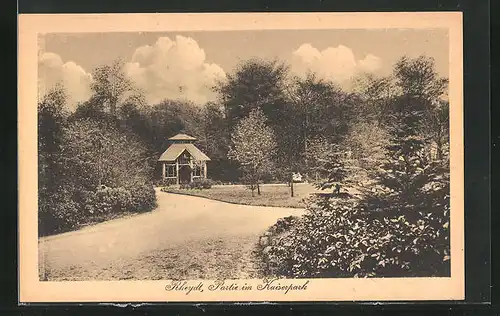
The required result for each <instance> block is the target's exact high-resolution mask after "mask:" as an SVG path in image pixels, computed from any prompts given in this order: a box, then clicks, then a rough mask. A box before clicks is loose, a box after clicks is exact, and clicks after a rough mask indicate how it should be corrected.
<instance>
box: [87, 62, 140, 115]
mask: <svg viewBox="0 0 500 316" xmlns="http://www.w3.org/2000/svg"><path fill="white" fill-rule="evenodd" d="M92 79H93V80H92V84H91V86H90V88H91V90H92V92H93V95H92V96H91V98H90V100H89V101H88V102H90V103H95V104H98V105H99V106H100V107H102V108H103V109H106V110H108V111H109V113H110V114H111V115H116V112H117V107H118V106H120V105H121V104H124V103H136V104H137V103H139V104H143V103H144V102H145V101H144V97H143V95H142V93H141V92H140V91H139V90H138V89H137V88H136V87H135V86H134V84H133V83H132V81H131V80H130V79H129V78H128V77H127V76H126V74H125V72H124V62H123V60H120V59H118V60H116V61H114V62H113V63H111V64H110V65H102V66H99V67H97V68H95V69H94V70H93V72H92Z"/></svg>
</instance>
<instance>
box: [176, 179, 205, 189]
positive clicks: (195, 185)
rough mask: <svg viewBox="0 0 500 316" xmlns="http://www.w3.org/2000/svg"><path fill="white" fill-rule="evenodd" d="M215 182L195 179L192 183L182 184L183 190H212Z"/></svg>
mask: <svg viewBox="0 0 500 316" xmlns="http://www.w3.org/2000/svg"><path fill="white" fill-rule="evenodd" d="M212 184H213V181H212V180H210V179H194V180H193V181H191V182H190V183H187V184H181V185H180V188H181V189H197V190H202V189H210V188H211V187H212Z"/></svg>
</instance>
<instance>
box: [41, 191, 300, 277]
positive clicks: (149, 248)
mask: <svg viewBox="0 0 500 316" xmlns="http://www.w3.org/2000/svg"><path fill="white" fill-rule="evenodd" d="M157 198H158V208H157V209H155V210H154V211H152V212H149V213H144V214H140V215H135V216H131V217H128V218H121V219H116V220H111V221H108V222H105V223H101V224H97V225H94V226H91V227H86V228H83V229H81V230H78V231H74V232H69V233H64V234H60V235H56V236H50V237H45V238H40V240H39V263H40V278H41V279H42V280H120V279H143V280H144V279H153V280H154V279H196V278H205V279H214V278H220V277H222V278H248V277H257V276H258V269H257V265H256V262H254V261H253V259H252V258H253V256H252V251H253V249H254V247H255V244H256V243H257V241H258V236H259V235H260V234H262V233H263V232H264V231H265V230H266V229H267V228H268V227H269V226H270V225H272V224H274V223H275V222H276V220H277V219H278V218H281V217H285V216H289V215H301V214H302V213H303V210H300V209H290V208H276V207H261V206H246V205H234V204H229V203H224V202H218V201H213V200H208V199H205V198H199V197H193V196H186V195H177V194H169V193H164V192H160V191H157Z"/></svg>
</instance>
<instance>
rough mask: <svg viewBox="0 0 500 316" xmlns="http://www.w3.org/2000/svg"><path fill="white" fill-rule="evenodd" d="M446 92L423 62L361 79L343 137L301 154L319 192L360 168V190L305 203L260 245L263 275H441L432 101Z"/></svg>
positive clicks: (441, 143) (441, 130) (440, 186)
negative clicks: (297, 216) (300, 212)
mask: <svg viewBox="0 0 500 316" xmlns="http://www.w3.org/2000/svg"><path fill="white" fill-rule="evenodd" d="M446 86H447V80H445V79H443V78H440V77H439V76H438V75H437V73H436V72H435V70H434V64H433V60H432V59H429V58H425V57H418V58H416V59H409V58H402V59H401V60H400V61H399V62H398V63H396V65H395V67H394V73H393V76H392V77H389V78H382V79H380V78H379V79H377V78H368V79H367V85H366V86H365V87H364V88H365V89H361V91H362V92H360V93H359V98H358V101H360V102H361V107H360V108H358V109H357V111H358V113H360V114H361V115H360V118H358V119H357V120H356V121H351V122H350V130H349V133H348V134H347V135H346V137H345V138H343V139H340V140H338V139H337V140H336V141H335V142H331V141H330V140H328V139H324V138H319V139H312V141H311V142H310V143H309V145H310V146H309V147H310V154H308V150H306V151H305V153H306V158H307V159H308V164H309V161H310V162H311V164H312V166H314V168H313V169H312V170H313V171H316V172H319V173H320V175H321V176H322V177H323V178H324V179H325V181H323V182H322V183H321V187H325V188H326V187H331V186H332V185H333V184H334V183H339V182H341V181H344V182H345V181H346V180H353V178H352V175H353V174H357V173H358V172H359V171H360V170H364V172H365V173H364V176H365V177H366V180H367V182H368V183H369V186H368V188H359V189H360V191H361V192H362V195H361V198H360V199H353V198H348V199H339V198H337V197H332V196H331V195H318V196H317V197H316V198H314V199H313V200H311V201H310V203H309V207H308V209H307V213H306V214H305V215H304V216H302V217H301V218H300V219H299V220H298V221H297V222H295V223H294V224H293V225H291V227H289V229H288V230H285V231H282V232H280V233H276V234H275V236H273V239H272V242H271V244H270V246H268V247H266V249H262V253H261V254H262V256H263V259H264V261H265V262H266V263H267V268H268V272H269V273H274V274H277V275H281V276H288V277H370V276H377V277H384V276H385V277H388V276H389V277H390V276H395V277H397V276H427V277H428V276H449V273H450V270H449V269H450V266H449V263H450V252H449V251H450V244H449V211H450V191H449V190H450V180H449V155H448V153H447V142H448V135H447V134H448V130H447V128H448V127H447V125H448V124H449V122H448V119H449V118H448V116H447V113H448V107H447V105H448V104H447V102H445V101H443V100H441V99H440V98H442V97H443V94H444V92H445V88H446ZM370 106H371V107H370ZM363 110H368V111H367V112H366V115H363V113H364V112H363ZM432 146H435V148H436V150H435V152H436V154H432V153H433V151H432V150H431V149H432ZM352 170H355V172H352V173H351V172H350V171H352Z"/></svg>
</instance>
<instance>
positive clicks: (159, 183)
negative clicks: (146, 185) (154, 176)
mask: <svg viewBox="0 0 500 316" xmlns="http://www.w3.org/2000/svg"><path fill="white" fill-rule="evenodd" d="M154 184H155V186H159V187H168V186H171V185H176V184H177V179H171V178H166V179H160V180H156V181H155V183H154Z"/></svg>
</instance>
